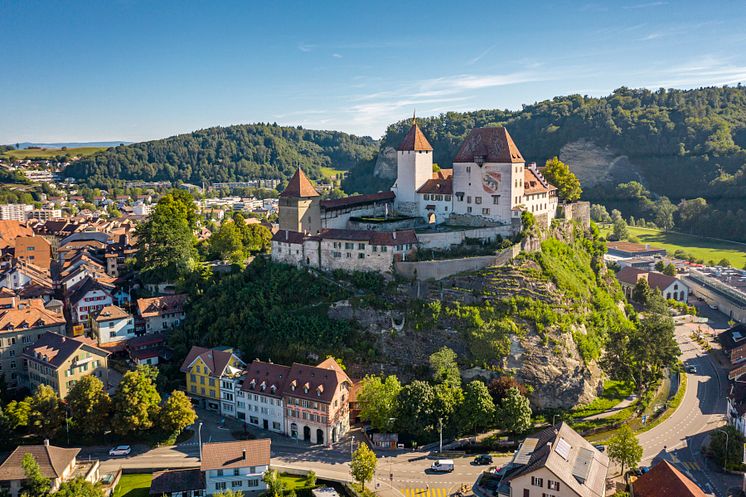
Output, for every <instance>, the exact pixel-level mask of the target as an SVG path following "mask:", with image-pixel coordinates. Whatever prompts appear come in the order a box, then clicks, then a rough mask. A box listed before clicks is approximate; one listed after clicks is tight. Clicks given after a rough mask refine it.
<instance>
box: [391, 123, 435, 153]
mask: <svg viewBox="0 0 746 497" xmlns="http://www.w3.org/2000/svg"><path fill="white" fill-rule="evenodd" d="M397 150H398V151H400V152H406V151H408V150H409V151H427V152H432V150H433V147H432V145H430V142H429V141H427V138H425V134H424V133H423V132H422V130H421V129H420V127H419V126H418V125H417V118H415V117H413V118H412V127H411V128H409V132H407V136H405V137H404V139H403V140H402V142H401V144H400V145H399V148H397Z"/></svg>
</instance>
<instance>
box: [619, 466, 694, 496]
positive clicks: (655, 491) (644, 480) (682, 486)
mask: <svg viewBox="0 0 746 497" xmlns="http://www.w3.org/2000/svg"><path fill="white" fill-rule="evenodd" d="M632 488H633V490H634V493H633V495H634V496H635V497H707V495H706V494H705V493H704V492H703V491H702V489H701V488H699V487H698V486H697V484H696V483H694V482H693V481H692V480H690V479H689V478H687V477H686V475H684V474H683V473H682V472H681V471H679V470H678V469H676V467H674V466H673V465H672V464H671V463H669V462H668V461H665V460H664V461H660V462H659V463H658V464H656V465H655V466H653V467H652V468H650V471H648V472H647V473H645V474H644V475H642V476H641V477H639V478H638V479H636V480H635V481H634V483H632Z"/></svg>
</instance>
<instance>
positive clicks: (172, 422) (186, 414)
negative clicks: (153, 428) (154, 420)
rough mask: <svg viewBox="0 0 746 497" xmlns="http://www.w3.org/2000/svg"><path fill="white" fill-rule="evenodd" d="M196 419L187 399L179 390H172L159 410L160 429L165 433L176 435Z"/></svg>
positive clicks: (190, 403)
mask: <svg viewBox="0 0 746 497" xmlns="http://www.w3.org/2000/svg"><path fill="white" fill-rule="evenodd" d="M196 419H197V413H196V412H194V407H193V406H192V401H191V400H189V397H187V396H186V394H185V393H184V392H182V391H181V390H174V391H173V392H171V396H170V397H169V398H168V400H166V403H165V404H164V405H163V408H162V409H161V413H160V427H161V429H163V431H165V432H166V433H175V434H178V433H181V431H182V430H183V429H184V428H186V427H187V426H189V425H190V424H192V423H194V421H195V420H196Z"/></svg>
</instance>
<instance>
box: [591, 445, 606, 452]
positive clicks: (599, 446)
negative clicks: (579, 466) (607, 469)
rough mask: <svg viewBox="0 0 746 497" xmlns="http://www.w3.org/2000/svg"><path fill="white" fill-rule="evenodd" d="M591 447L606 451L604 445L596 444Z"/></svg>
mask: <svg viewBox="0 0 746 497" xmlns="http://www.w3.org/2000/svg"><path fill="white" fill-rule="evenodd" d="M593 447H595V448H596V450H597V451H599V452H606V446H605V445H601V444H598V445H594V446H593Z"/></svg>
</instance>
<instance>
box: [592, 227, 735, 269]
mask: <svg viewBox="0 0 746 497" xmlns="http://www.w3.org/2000/svg"><path fill="white" fill-rule="evenodd" d="M603 231H604V233H606V234H608V232H609V231H610V230H608V229H604V230H603ZM629 233H630V236H631V237H635V238H637V239H638V240H640V243H649V244H650V245H653V246H656V247H661V248H664V249H666V250H667V251H668V252H670V253H671V254H673V253H674V252H675V251H676V250H679V249H680V250H683V251H684V252H686V253H687V254H691V255H693V256H694V257H696V258H697V259H704V260H705V261H709V260H714V261H715V262H718V261H719V260H720V259H723V258H725V259H728V260H729V261H730V263H731V264H732V265H733V266H734V267H737V268H742V267H744V265H746V244H741V243H737V242H729V241H726V240H718V239H714V238H707V237H702V236H695V235H687V234H684V233H675V232H664V231H662V230H659V229H654V228H637V227H635V226H630V227H629Z"/></svg>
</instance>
